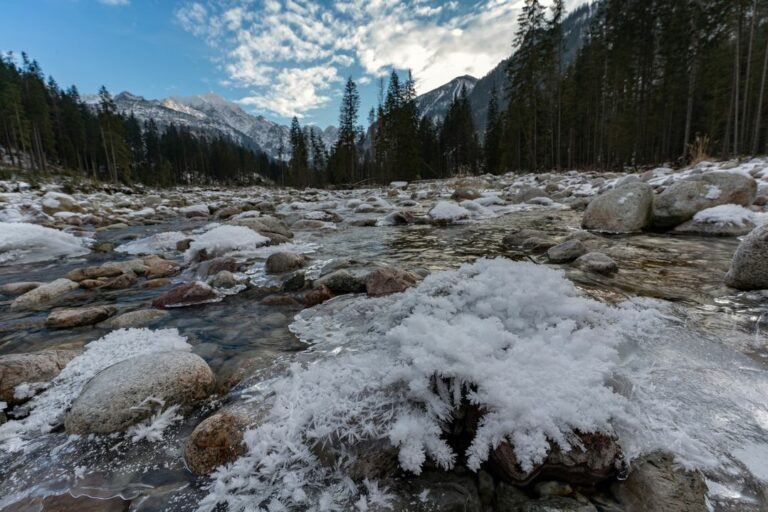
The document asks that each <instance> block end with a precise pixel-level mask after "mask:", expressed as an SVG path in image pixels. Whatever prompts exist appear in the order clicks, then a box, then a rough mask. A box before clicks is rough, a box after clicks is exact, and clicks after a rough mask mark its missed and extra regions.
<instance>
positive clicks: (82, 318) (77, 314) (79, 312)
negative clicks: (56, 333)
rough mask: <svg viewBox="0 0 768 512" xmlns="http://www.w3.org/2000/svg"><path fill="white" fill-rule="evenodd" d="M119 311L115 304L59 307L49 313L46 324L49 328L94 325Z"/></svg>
mask: <svg viewBox="0 0 768 512" xmlns="http://www.w3.org/2000/svg"><path fill="white" fill-rule="evenodd" d="M115 313H117V308H116V307H114V306H92V307H85V308H72V309H58V310H56V311H54V312H52V313H51V314H49V315H48V318H47V319H46V320H45V326H46V327H47V328H48V329H71V328H73V327H82V326H84V325H93V324H97V323H99V322H101V321H102V320H106V319H107V318H109V317H111V316H112V315H114V314H115Z"/></svg>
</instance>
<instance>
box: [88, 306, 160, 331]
mask: <svg viewBox="0 0 768 512" xmlns="http://www.w3.org/2000/svg"><path fill="white" fill-rule="evenodd" d="M167 316H168V312H167V311H163V310H160V309H140V310H138V311H130V312H128V313H123V314H122V315H119V316H116V317H114V318H110V319H109V320H106V321H104V322H102V323H101V324H99V327H103V328H106V329H128V328H130V327H145V326H147V325H150V324H153V323H155V322H157V321H158V320H160V319H161V318H165V317H167Z"/></svg>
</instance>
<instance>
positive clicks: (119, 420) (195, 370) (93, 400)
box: [64, 352, 215, 435]
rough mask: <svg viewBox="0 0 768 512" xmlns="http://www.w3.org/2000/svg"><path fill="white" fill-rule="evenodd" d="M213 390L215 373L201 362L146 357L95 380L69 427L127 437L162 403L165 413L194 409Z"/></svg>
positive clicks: (190, 357)
mask: <svg viewBox="0 0 768 512" xmlns="http://www.w3.org/2000/svg"><path fill="white" fill-rule="evenodd" d="M214 385H215V381H214V377H213V372H212V371H211V369H210V368H209V367H208V364H206V362H205V361H204V360H203V359H202V358H201V357H200V356H197V355H195V354H191V353H189V352H157V353H152V354H142V355H140V356H136V357H132V358H130V359H126V360H125V361H122V362H120V363H117V364H115V365H113V366H110V367H109V368H107V369H105V370H103V371H102V372H100V373H98V374H97V375H96V376H95V377H93V378H92V379H91V380H90V381H89V382H88V384H86V386H85V387H84V388H83V390H82V392H81V393H80V396H78V397H77V398H76V399H75V401H74V402H73V403H72V407H71V409H70V410H69V412H68V413H67V415H66V417H65V419H64V426H65V428H66V431H67V433H69V434H80V435H87V434H92V433H93V434H109V433H112V432H118V431H122V430H125V429H127V428H128V427H130V426H131V425H134V424H136V423H138V422H140V421H142V420H144V419H146V418H148V417H150V416H151V415H152V414H153V413H154V412H155V410H154V408H153V407H152V406H153V405H156V404H157V401H161V402H162V404H163V407H165V408H167V407H169V406H171V405H189V404H193V403H195V402H198V401H200V400H202V399H204V398H206V397H208V395H209V394H210V392H211V390H212V389H213V387H214ZM148 399H151V400H148ZM151 402H153V403H151Z"/></svg>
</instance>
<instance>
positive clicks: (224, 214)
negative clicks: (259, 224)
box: [213, 206, 243, 220]
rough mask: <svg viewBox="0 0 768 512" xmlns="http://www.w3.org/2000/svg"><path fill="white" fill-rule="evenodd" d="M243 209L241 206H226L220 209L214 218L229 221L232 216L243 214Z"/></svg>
mask: <svg viewBox="0 0 768 512" xmlns="http://www.w3.org/2000/svg"><path fill="white" fill-rule="evenodd" d="M242 211H243V209H242V208H240V207H239V206H225V207H224V208H220V209H218V210H216V213H214V214H213V216H214V217H215V218H217V219H220V220H221V219H228V218H230V217H232V216H235V215H237V214H238V213H240V212H242Z"/></svg>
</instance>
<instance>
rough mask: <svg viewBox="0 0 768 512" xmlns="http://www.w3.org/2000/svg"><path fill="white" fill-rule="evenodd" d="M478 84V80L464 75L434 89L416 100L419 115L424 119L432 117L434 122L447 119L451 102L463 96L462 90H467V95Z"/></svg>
mask: <svg viewBox="0 0 768 512" xmlns="http://www.w3.org/2000/svg"><path fill="white" fill-rule="evenodd" d="M476 83H477V78H475V77H473V76H470V75H463V76H459V77H456V78H454V79H453V80H451V81H450V82H448V83H447V84H444V85H441V86H440V87H438V88H437V89H432V90H431V91H429V92H426V93H424V94H422V95H420V96H419V97H418V98H416V105H417V107H418V108H419V113H420V114H421V115H422V116H423V117H430V118H432V119H433V120H440V119H442V118H444V117H445V114H446V112H448V107H449V106H450V104H451V102H452V101H453V100H454V99H455V98H456V97H458V96H459V94H461V91H462V89H465V90H466V93H467V95H469V94H470V93H471V92H472V89H474V88H475V84H476Z"/></svg>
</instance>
